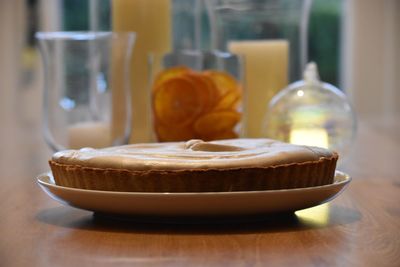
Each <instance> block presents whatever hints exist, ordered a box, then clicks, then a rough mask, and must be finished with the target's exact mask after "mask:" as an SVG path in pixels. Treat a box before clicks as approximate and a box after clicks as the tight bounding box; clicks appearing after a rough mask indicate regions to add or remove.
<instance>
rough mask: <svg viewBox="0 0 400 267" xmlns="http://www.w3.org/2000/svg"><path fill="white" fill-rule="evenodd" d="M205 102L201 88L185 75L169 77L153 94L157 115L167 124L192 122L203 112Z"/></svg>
mask: <svg viewBox="0 0 400 267" xmlns="http://www.w3.org/2000/svg"><path fill="white" fill-rule="evenodd" d="M203 102H204V100H203V96H202V93H201V90H199V88H198V87H197V86H196V84H195V83H194V82H193V81H191V80H190V79H188V78H185V77H176V78H171V79H169V80H168V81H166V82H164V83H163V84H162V85H160V86H159V88H158V89H157V90H156V91H155V92H154V95H153V109H154V113H155V117H156V118H157V119H159V120H160V122H161V123H163V124H166V125H171V124H175V125H184V124H188V123H190V122H192V121H193V120H194V119H195V118H196V117H197V116H198V115H199V114H200V113H201V112H202V110H203V105H204V103H203Z"/></svg>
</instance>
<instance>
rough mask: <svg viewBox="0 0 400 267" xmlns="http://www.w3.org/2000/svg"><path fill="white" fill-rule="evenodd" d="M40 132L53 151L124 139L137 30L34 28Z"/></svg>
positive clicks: (126, 137) (127, 132)
mask: <svg viewBox="0 0 400 267" xmlns="http://www.w3.org/2000/svg"><path fill="white" fill-rule="evenodd" d="M36 38H37V40H38V43H39V49H40V52H41V55H42V60H43V65H44V100H43V111H44V112H43V131H44V137H45V140H46V142H47V143H48V145H49V146H50V147H51V148H52V149H53V150H54V151H59V150H63V149H79V148H82V147H93V148H101V147H107V146H113V145H122V144H126V143H127V142H128V140H129V136H130V133H131V120H130V118H131V105H130V97H129V91H130V80H129V75H130V59H131V55H132V49H133V45H134V42H135V33H132V32H126V33H111V32H38V33H36Z"/></svg>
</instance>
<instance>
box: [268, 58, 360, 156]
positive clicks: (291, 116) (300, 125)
mask: <svg viewBox="0 0 400 267" xmlns="http://www.w3.org/2000/svg"><path fill="white" fill-rule="evenodd" d="M263 127H264V132H265V135H266V136H267V137H269V138H273V139H278V140H282V141H285V142H289V143H294V144H300V145H311V146H319V147H325V148H330V149H333V150H335V151H337V152H338V153H339V155H340V156H343V155H345V154H346V153H347V152H348V149H349V147H350V146H351V144H352V142H353V140H354V138H355V133H356V116H355V113H354V110H353V108H352V106H351V104H350V103H349V101H348V99H347V97H346V95H345V94H344V93H343V92H342V91H341V90H339V89H338V88H337V87H335V86H333V85H331V84H329V83H324V82H321V81H320V80H319V75H318V70H317V65H316V64H315V63H313V62H311V63H309V64H307V66H306V69H305V71H304V79H303V80H301V81H297V82H294V83H292V84H290V85H289V86H288V87H287V88H285V89H283V90H282V91H280V92H279V93H278V94H277V95H275V96H274V97H273V98H272V100H271V102H270V103H269V106H268V112H267V115H266V120H265V124H264V125H263Z"/></svg>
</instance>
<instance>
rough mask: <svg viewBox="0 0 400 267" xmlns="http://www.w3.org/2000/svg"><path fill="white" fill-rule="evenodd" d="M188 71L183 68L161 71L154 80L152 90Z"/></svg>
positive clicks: (188, 70)
mask: <svg viewBox="0 0 400 267" xmlns="http://www.w3.org/2000/svg"><path fill="white" fill-rule="evenodd" d="M190 71H191V70H190V69H189V68H188V67H185V66H177V67H172V68H168V69H165V70H163V71H161V72H160V73H159V74H158V75H157V77H156V78H155V80H154V84H153V90H155V89H156V88H157V87H158V86H160V85H161V84H162V83H164V82H166V81H168V80H169V79H171V78H176V77H179V76H181V75H182V74H184V73H187V72H190Z"/></svg>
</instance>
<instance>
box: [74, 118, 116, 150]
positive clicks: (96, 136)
mask: <svg viewBox="0 0 400 267" xmlns="http://www.w3.org/2000/svg"><path fill="white" fill-rule="evenodd" d="M110 145H111V129H110V125H109V123H106V122H81V123H77V124H75V125H72V126H70V127H69V128H68V148H72V149H79V148H82V147H93V148H102V147H107V146H110Z"/></svg>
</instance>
